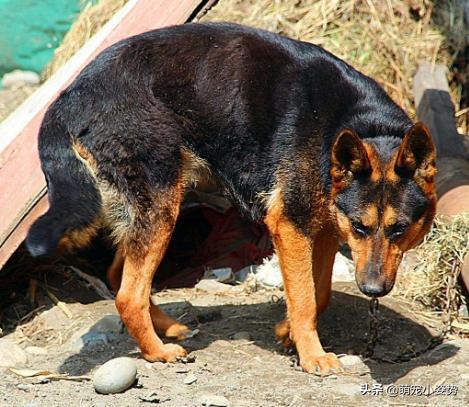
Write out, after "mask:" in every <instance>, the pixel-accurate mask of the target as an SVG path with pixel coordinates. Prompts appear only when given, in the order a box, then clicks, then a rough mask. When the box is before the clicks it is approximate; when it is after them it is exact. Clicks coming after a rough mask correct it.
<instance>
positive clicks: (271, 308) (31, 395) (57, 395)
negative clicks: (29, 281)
mask: <svg viewBox="0 0 469 407" xmlns="http://www.w3.org/2000/svg"><path fill="white" fill-rule="evenodd" d="M66 277H67V276H62V277H61V279H56V280H55V281H54V279H53V278H51V280H50V281H49V282H48V284H49V290H53V291H54V292H55V293H56V296H57V297H58V299H59V300H60V301H61V303H60V306H57V305H53V304H51V303H49V304H47V303H46V304H45V305H44V306H43V308H42V309H41V310H40V311H39V312H38V313H36V314H35V315H34V316H33V317H32V319H30V320H29V321H27V322H24V323H22V324H19V325H16V326H14V325H12V326H10V327H9V328H8V329H7V330H4V334H5V337H6V338H7V339H9V340H11V341H14V342H16V343H18V344H19V345H20V346H21V347H22V348H23V349H25V348H27V347H28V346H32V345H33V346H36V347H40V348H42V349H43V351H42V352H41V354H38V355H31V354H28V361H27V364H26V365H25V366H24V367H27V368H29V369H38V370H48V371H51V372H57V373H62V374H68V375H73V376H84V377H82V380H81V381H70V380H49V379H46V380H45V379H44V378H41V377H40V376H39V377H33V378H25V377H21V376H18V375H16V374H14V373H13V372H12V371H11V370H9V369H4V370H3V372H2V373H1V374H2V380H1V382H0V405H2V406H3V405H5V406H30V407H31V406H36V407H37V406H63V405H65V404H66V405H69V406H100V407H103V406H135V405H151V404H162V405H164V406H168V407H170V406H174V407H181V406H201V405H202V401H201V400H202V398H203V397H204V396H206V395H218V396H224V397H225V398H226V399H227V400H228V401H229V403H230V404H229V405H230V406H291V407H293V406H297V407H299V406H317V405H321V406H337V405H341V404H342V405H347V406H349V405H350V406H362V405H363V404H365V405H370V406H381V405H436V404H438V405H442V406H446V405H447V406H453V405H454V406H456V405H457V406H462V405H467V403H468V401H469V389H468V383H469V340H462V339H453V340H450V341H448V342H446V343H444V344H443V345H440V346H438V347H437V348H435V349H434V350H432V351H430V352H428V353H425V354H424V355H422V356H420V357H418V358H416V359H414V360H412V361H410V362H406V363H401V364H392V363H383V362H381V363H378V362H375V361H373V360H364V363H362V364H358V365H353V366H351V367H348V368H347V369H346V372H345V373H344V374H341V375H337V376H336V375H332V376H329V377H318V376H315V375H310V374H306V373H304V372H302V371H300V369H299V368H298V367H296V363H295V357H294V356H292V355H289V354H287V353H285V352H284V351H283V350H282V349H280V347H279V345H277V344H276V343H275V340H274V337H273V330H272V327H273V325H274V324H275V323H276V322H278V321H280V320H281V319H282V318H283V315H284V310H285V305H284V303H283V300H282V298H283V293H282V292H281V291H279V290H277V289H264V288H256V287H255V286H253V285H252V284H250V285H249V284H244V285H241V286H227V289H226V290H224V291H221V292H218V291H215V292H203V291H201V290H197V289H178V290H170V291H163V292H160V293H158V294H157V295H155V296H154V301H155V302H157V303H159V304H163V308H164V309H165V310H166V311H167V312H168V313H170V314H171V315H172V316H175V317H177V318H179V319H180V320H182V321H183V322H184V323H187V324H188V325H190V326H191V327H192V328H198V329H199V330H200V332H199V333H198V334H197V335H196V336H194V337H193V338H191V339H188V340H186V341H185V342H184V343H183V345H184V346H185V347H186V349H187V350H188V351H189V352H190V356H191V358H192V357H195V360H191V358H189V360H185V361H183V362H177V363H174V364H162V363H154V364H150V363H147V362H146V361H144V360H143V359H142V358H141V357H140V355H139V353H138V349H137V348H136V345H135V342H134V341H133V340H132V339H131V338H130V337H129V336H128V334H127V333H126V332H125V331H123V332H118V331H116V330H113V329H110V330H109V331H112V332H111V333H109V332H108V333H107V334H105V335H106V339H105V340H104V341H98V342H94V343H91V344H88V345H87V346H83V347H81V348H77V347H76V346H77V345H76V343H77V339H78V338H80V337H82V338H84V337H85V335H87V334H89V333H90V332H93V331H95V330H96V329H95V328H96V327H98V326H99V323H100V322H99V321H100V320H102V319H103V317H105V316H106V315H108V314H117V313H116V310H115V307H114V304H113V301H112V300H102V299H100V298H99V297H98V296H97V295H96V294H95V293H94V291H92V290H91V289H89V288H86V287H85V285H84V283H83V282H82V281H81V280H78V279H77V278H74V277H72V276H68V278H66ZM54 287H55V288H57V290H54ZM64 287H68V288H67V290H64V289H63V288H64ZM18 307H19V308H18ZM20 308H21V304H17V305H16V309H15V310H13V311H12V310H10V312H13V313H14V312H20V311H21V310H20ZM380 310H381V313H380V319H381V329H380V336H379V338H380V339H379V342H378V346H377V349H376V356H378V357H381V358H387V359H392V358H393V357H394V356H396V355H398V354H399V353H400V352H404V351H408V350H409V349H413V350H419V349H421V348H422V347H424V346H425V344H427V343H428V341H429V339H430V338H431V337H432V336H433V335H435V334H436V327H435V326H432V325H434V324H433V322H432V321H428V320H426V319H424V318H423V317H421V315H423V313H421V312H420V311H421V310H419V309H418V308H417V307H416V306H415V305H410V304H409V303H407V302H404V301H402V300H399V299H396V298H392V297H386V298H384V299H383V300H382V302H381V306H380ZM367 311H368V301H367V300H366V299H365V298H364V297H363V296H361V295H360V294H359V292H358V291H357V289H356V287H355V284H354V283H336V284H335V285H334V292H333V298H332V302H331V305H330V307H329V309H328V310H327V311H326V313H325V314H324V315H323V316H322V317H321V321H320V335H321V337H322V341H323V344H324V345H325V347H326V349H327V350H329V351H333V352H335V353H337V354H339V355H341V354H357V353H360V352H362V351H363V350H364V347H365V345H366V335H367V324H368V317H367ZM240 331H247V332H249V334H250V336H251V340H246V339H240V340H235V339H233V335H234V334H236V333H237V332H240ZM101 335H102V334H101ZM105 342H107V343H105ZM119 356H129V357H131V358H135V360H136V363H137V367H138V380H137V382H136V383H135V385H134V386H133V387H131V388H130V389H129V390H127V391H126V392H124V393H121V394H116V395H99V394H97V393H96V392H95V390H94V388H93V385H92V383H91V382H90V381H88V380H86V379H87V378H89V377H91V376H92V374H93V372H94V371H95V370H96V368H97V367H98V366H99V365H101V364H102V363H104V362H105V361H107V360H109V359H112V358H115V357H119ZM184 362H185V363H184ZM190 373H193V374H194V375H195V376H196V377H197V381H196V382H195V383H193V384H190V385H188V384H184V379H185V378H186V377H187V376H188V374H190ZM366 386H369V387H368V389H369V391H368V393H366V392H365V390H366V389H367V388H366ZM438 386H439V387H438ZM454 386H456V387H454ZM437 387H438V389H439V391H440V392H442V393H451V392H452V393H454V391H455V390H454V388H456V390H457V394H456V395H438V394H435V393H433V394H431V395H428V394H427V395H418V393H419V392H422V391H425V392H426V393H432V391H435V390H436V388H437ZM372 389H374V390H372ZM396 389H397V392H399V391H400V392H401V393H405V392H406V391H407V392H411V393H412V394H413V395H397V396H394V394H395V393H394V392H395V391H396ZM406 389H407V390H406ZM409 389H410V390H409ZM451 389H453V390H451ZM363 393H365V394H363ZM372 393H375V394H372ZM380 393H382V394H380Z"/></svg>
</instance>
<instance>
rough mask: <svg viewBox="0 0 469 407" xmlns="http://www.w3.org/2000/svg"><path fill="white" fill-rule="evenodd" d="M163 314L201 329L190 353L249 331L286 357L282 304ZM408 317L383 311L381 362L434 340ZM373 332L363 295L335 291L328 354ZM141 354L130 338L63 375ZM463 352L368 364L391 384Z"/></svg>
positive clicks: (170, 307)
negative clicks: (279, 340)
mask: <svg viewBox="0 0 469 407" xmlns="http://www.w3.org/2000/svg"><path fill="white" fill-rule="evenodd" d="M390 301H393V300H390ZM396 304H398V302H397V301H394V303H393V305H392V306H393V308H399V307H402V306H401V305H397V306H395V305H396ZM162 308H163V309H164V310H165V311H166V312H168V313H169V314H170V315H174V316H178V315H184V314H185V316H184V318H183V319H182V321H183V322H184V323H186V324H188V325H190V326H191V327H192V328H195V327H196V326H197V327H198V328H199V329H200V333H199V334H198V335H197V336H195V337H194V338H192V339H188V340H186V341H184V342H183V346H184V347H185V348H186V349H187V350H188V351H189V352H192V351H197V350H201V349H205V348H207V347H208V346H209V345H211V344H212V343H213V342H215V341H217V340H228V341H229V340H231V339H232V336H233V334H235V333H236V332H239V331H248V332H250V333H251V335H252V339H253V340H254V341H255V345H256V346H259V347H261V348H263V349H266V350H268V351H270V352H272V353H280V354H283V351H282V349H280V347H279V345H277V344H276V343H275V340H274V335H273V329H272V328H273V326H274V325H275V323H277V322H278V321H280V320H281V319H282V318H283V316H284V305H283V304H282V303H281V302H280V303H279V302H275V301H269V302H264V303H258V304H249V305H231V304H230V305H217V306H204V307H196V306H192V305H189V303H187V302H184V301H180V302H172V303H167V304H164V305H162ZM404 313H405V310H402V313H401V310H397V311H396V310H394V309H391V308H390V307H389V306H386V305H381V306H380V321H381V325H380V332H379V340H378V344H377V347H376V351H375V355H376V356H377V357H380V358H386V359H392V358H393V357H395V356H397V355H399V354H400V353H402V352H407V351H409V350H416V351H418V350H420V349H422V348H424V347H425V346H426V345H427V344H428V342H429V341H430V340H431V338H432V337H433V335H432V333H431V332H430V331H429V330H428V329H427V328H425V327H424V326H422V325H419V324H418V323H416V322H415V321H413V320H412V319H410V318H408V317H406V316H404ZM197 320H198V321H199V323H198V324H197ZM367 329H368V301H367V300H366V299H365V298H362V297H360V296H359V295H355V294H348V293H344V292H339V291H334V292H333V297H332V301H331V305H330V306H329V309H328V310H327V311H326V312H325V314H324V315H323V316H322V317H321V319H320V323H319V333H320V336H321V340H322V343H323V346H324V347H325V349H326V350H327V351H330V352H334V353H336V354H344V353H345V354H359V353H361V352H363V351H364V349H365V346H366V335H367ZM135 349H136V348H135V342H134V341H133V340H132V338H130V337H129V336H128V335H127V334H126V333H124V334H122V335H119V337H118V338H115V340H113V341H112V342H110V343H109V344H107V345H106V346H103V347H101V348H100V349H98V350H95V351H93V352H91V353H89V352H88V351H86V350H85V351H81V352H79V353H76V354H73V355H71V356H69V357H68V358H67V359H66V360H65V361H64V362H63V363H62V365H61V366H60V369H59V370H60V371H61V372H62V373H69V374H73V375H81V374H87V373H89V372H90V371H91V370H92V369H93V368H94V367H95V366H97V365H99V364H101V363H103V362H105V361H106V360H108V359H110V358H113V357H118V356H130V357H139V355H138V353H137V352H136V351H135ZM457 351H458V348H457V347H455V346H452V345H447V346H445V347H444V349H441V350H439V351H438V352H434V355H433V356H432V357H431V358H429V357H425V356H422V357H419V358H416V359H413V360H412V361H410V362H406V363H400V364H390V363H382V362H381V363H378V362H375V361H373V360H366V361H365V363H366V364H367V365H368V367H369V369H370V374H371V376H372V378H373V379H374V380H376V381H378V382H380V383H383V384H388V383H392V382H395V381H396V380H397V379H399V378H400V377H402V376H405V375H406V374H407V373H409V372H410V371H411V370H413V369H415V368H416V367H419V366H422V365H432V364H436V363H439V362H440V361H442V360H445V359H447V358H450V357H452V356H453V355H455V354H456V353H457ZM227 363H228V362H227Z"/></svg>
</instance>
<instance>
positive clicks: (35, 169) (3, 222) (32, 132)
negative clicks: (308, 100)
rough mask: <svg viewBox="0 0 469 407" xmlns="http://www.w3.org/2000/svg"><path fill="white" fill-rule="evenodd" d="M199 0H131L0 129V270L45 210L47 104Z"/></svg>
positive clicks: (185, 14) (183, 16) (181, 18)
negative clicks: (105, 56) (102, 57)
mask: <svg viewBox="0 0 469 407" xmlns="http://www.w3.org/2000/svg"><path fill="white" fill-rule="evenodd" d="M202 3H204V1H202V0H178V1H174V0H130V1H129V2H128V3H126V5H125V6H124V7H123V8H122V9H121V10H120V11H119V12H117V13H116V15H115V16H114V17H113V18H112V19H111V20H110V21H109V22H108V23H107V24H106V25H105V26H104V27H103V28H102V29H101V30H100V31H99V32H98V33H97V34H96V35H94V36H93V37H92V38H91V39H90V40H89V41H88V42H87V43H86V44H85V45H84V46H83V47H82V48H81V49H80V50H79V51H78V52H77V53H76V54H75V55H74V56H73V57H72V58H71V59H70V60H69V61H68V62H67V63H66V64H65V65H64V66H63V67H61V68H60V69H59V71H58V72H57V73H56V74H55V75H53V76H52V77H51V78H50V79H49V80H48V81H47V82H46V83H44V84H43V85H42V86H41V87H40V88H39V89H38V90H37V91H36V92H35V93H34V94H33V95H32V96H31V97H30V98H29V99H28V100H27V101H26V102H25V103H24V104H23V105H21V106H20V107H19V108H18V109H17V110H16V111H15V112H13V114H12V115H10V116H9V117H8V118H7V119H6V120H5V121H4V122H3V123H2V124H0V268H1V267H2V266H3V265H4V264H5V262H6V261H7V259H8V258H9V257H10V256H11V254H12V253H13V252H14V250H15V249H16V248H17V247H18V245H19V244H20V243H21V242H22V241H23V240H24V238H25V236H26V233H27V230H28V229H29V226H30V225H31V223H32V222H33V221H34V220H35V219H36V218H37V217H38V216H40V215H41V214H42V213H44V212H45V211H46V210H47V201H46V200H45V199H43V196H44V194H45V180H44V177H43V174H42V171H41V169H40V163H39V157H38V153H37V134H38V129H39V126H40V124H41V122H42V118H43V116H44V113H45V111H46V110H47V107H48V106H49V104H50V103H52V101H53V100H55V98H56V97H57V96H58V94H59V93H60V91H62V90H63V89H64V88H66V87H67V86H68V85H69V84H70V83H71V82H72V81H73V80H74V79H75V77H76V76H77V75H78V73H79V72H80V71H81V69H82V68H83V67H84V66H86V65H87V64H88V63H89V62H90V61H91V60H92V59H93V58H94V57H95V56H96V55H97V54H98V53H99V52H101V51H102V50H103V49H105V48H107V47H108V46H110V45H111V44H114V43H115V42H117V41H119V40H121V39H123V38H126V37H129V36H132V35H135V34H139V33H142V32H145V31H149V30H152V29H155V28H160V27H165V26H169V25H174V24H181V23H184V22H186V21H187V19H188V18H189V17H190V16H191V14H192V13H193V12H194V11H195V10H196V9H197V8H198V7H199V6H200V5H201V4H202Z"/></svg>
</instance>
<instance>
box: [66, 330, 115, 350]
mask: <svg viewBox="0 0 469 407" xmlns="http://www.w3.org/2000/svg"><path fill="white" fill-rule="evenodd" d="M108 343H109V338H108V336H107V334H105V333H103V332H87V333H85V334H81V335H80V336H79V337H78V338H77V339H75V340H74V341H72V343H71V345H70V350H72V351H74V352H81V351H83V350H85V349H87V348H88V349H92V348H94V347H95V346H97V345H107V344H108Z"/></svg>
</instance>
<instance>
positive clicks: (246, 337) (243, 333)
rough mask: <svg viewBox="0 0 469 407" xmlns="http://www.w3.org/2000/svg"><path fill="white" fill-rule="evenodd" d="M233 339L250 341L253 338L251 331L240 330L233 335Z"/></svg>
mask: <svg viewBox="0 0 469 407" xmlns="http://www.w3.org/2000/svg"><path fill="white" fill-rule="evenodd" d="M233 339H235V340H237V341H240V340H244V341H250V340H251V339H252V337H251V334H250V333H249V332H246V331H240V332H236V333H235V334H234V335H233Z"/></svg>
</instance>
